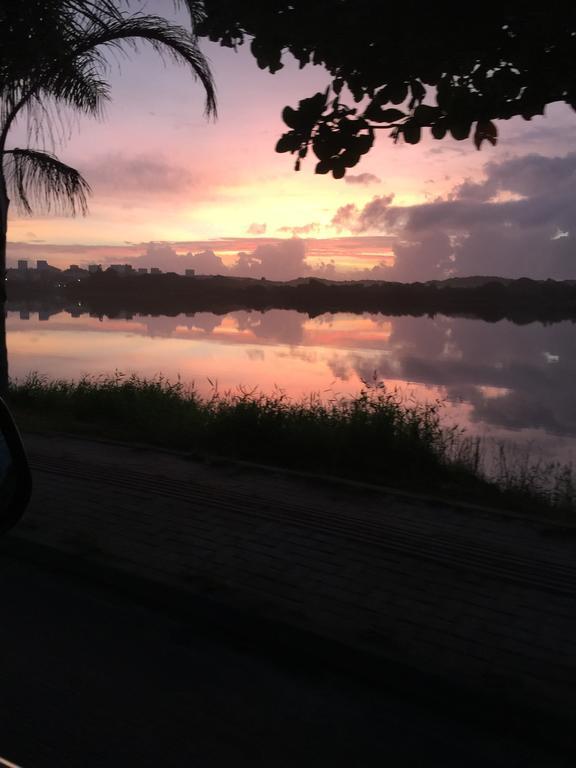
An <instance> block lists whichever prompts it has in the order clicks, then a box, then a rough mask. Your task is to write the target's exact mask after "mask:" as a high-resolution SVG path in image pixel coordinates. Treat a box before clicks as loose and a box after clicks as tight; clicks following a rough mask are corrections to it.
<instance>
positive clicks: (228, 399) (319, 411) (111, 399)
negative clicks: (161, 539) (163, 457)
mask: <svg viewBox="0 0 576 768" xmlns="http://www.w3.org/2000/svg"><path fill="white" fill-rule="evenodd" d="M10 403H11V406H12V407H13V409H14V411H15V413H16V415H17V418H18V420H19V422H20V424H21V426H22V427H23V428H24V429H36V430H44V429H47V430H57V431H60V432H80V433H82V434H85V435H88V436H98V437H109V438H114V439H120V440H126V441H135V442H142V443H149V444H152V445H156V446H162V447H166V448H171V449H178V450H183V451H186V452H188V453H192V454H193V455H196V456H206V455H209V456H221V457H227V458H239V459H244V460H250V461H256V462H261V463H267V464H273V465H279V466H285V467H290V468H295V469H303V470H308V471H313V472H316V473H321V474H327V475H335V476H337V477H348V478H351V479H356V480H364V481H367V482H371V483H377V484H383V485H391V486H395V487H398V488H402V489H409V490H412V491H416V492H421V493H429V494H436V495H443V496H450V497H455V498H459V499H465V500H467V501H474V502H477V503H487V504H492V505H496V506H501V507H507V508H511V509H515V510H521V511H525V512H532V513H533V512H538V513H545V514H549V515H554V516H558V515H561V516H566V515H571V514H572V513H573V512H574V511H575V507H576V498H575V495H576V494H575V482H574V480H575V479H574V476H573V471H572V468H571V467H570V466H566V465H562V464H557V463H553V462H552V463H551V462H543V461H538V460H532V459H530V457H524V458H523V459H522V460H519V459H518V457H516V458H512V454H511V453H510V451H508V450H505V449H504V447H501V449H500V452H499V454H497V456H496V458H497V461H496V465H495V467H493V468H492V470H491V473H490V474H488V472H487V470H486V469H485V465H486V455H485V451H484V448H483V446H482V443H481V442H480V441H478V440H471V439H467V438H466V437H465V435H464V434H463V432H462V430H460V429H458V428H455V427H451V428H447V427H445V426H444V425H443V423H442V418H441V415H442V404H441V403H440V402H433V403H418V402H413V401H406V400H404V399H403V398H402V397H401V396H400V394H399V393H398V392H397V391H390V390H387V389H385V388H384V387H383V386H382V385H381V384H369V383H366V384H365V386H364V388H363V389H362V391H361V392H360V393H359V394H358V395H356V396H353V397H340V398H335V399H330V400H322V399H320V398H319V397H317V396H310V397H308V398H306V399H303V400H301V401H295V400H291V399H290V398H288V397H287V396H286V395H285V394H284V393H283V392H281V391H278V392H275V393H273V394H263V393H261V392H259V391H257V390H245V389H242V388H239V389H238V390H236V391H234V392H226V393H219V392H218V391H217V389H216V388H214V389H213V391H212V393H211V395H209V396H201V395H200V394H199V393H198V391H197V390H196V389H194V387H189V386H185V385H184V384H183V383H182V382H180V381H176V382H171V381H169V380H167V379H165V378H163V377H157V378H154V379H144V378H140V377H138V376H136V375H131V376H125V375H123V374H121V373H117V374H115V375H114V376H91V377H88V376H87V377H84V378H82V379H80V380H79V381H65V380H59V381H49V380H48V379H47V378H45V377H42V376H39V375H38V374H31V375H29V376H28V377H27V378H26V379H24V380H22V381H13V382H12V383H11V389H10Z"/></svg>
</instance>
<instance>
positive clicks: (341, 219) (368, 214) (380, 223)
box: [331, 195, 394, 233]
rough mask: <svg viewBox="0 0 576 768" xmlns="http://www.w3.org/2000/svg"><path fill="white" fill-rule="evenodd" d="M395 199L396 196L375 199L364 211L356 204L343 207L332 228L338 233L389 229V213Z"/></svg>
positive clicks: (337, 214) (333, 220) (338, 211)
mask: <svg viewBox="0 0 576 768" xmlns="http://www.w3.org/2000/svg"><path fill="white" fill-rule="evenodd" d="M393 199H394V195H382V196H381V197H373V198H372V200H370V202H369V203H366V205H365V206H364V207H363V208H362V209H359V208H358V206H356V205H355V204H354V203H349V204H348V205H343V206H341V207H340V208H338V210H337V211H336V213H335V215H334V217H333V218H332V222H331V223H332V226H333V227H335V228H336V229H337V230H338V231H342V230H343V229H348V230H350V231H351V232H356V233H360V232H367V231H368V230H373V229H376V230H385V229H387V228H388V224H389V218H388V211H389V208H390V204H391V203H392V200H393Z"/></svg>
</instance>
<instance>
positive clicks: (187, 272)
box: [184, 269, 196, 277]
mask: <svg viewBox="0 0 576 768" xmlns="http://www.w3.org/2000/svg"><path fill="white" fill-rule="evenodd" d="M184 274H185V275H186V277H194V275H195V274H196V270H195V269H186V270H185V271H184Z"/></svg>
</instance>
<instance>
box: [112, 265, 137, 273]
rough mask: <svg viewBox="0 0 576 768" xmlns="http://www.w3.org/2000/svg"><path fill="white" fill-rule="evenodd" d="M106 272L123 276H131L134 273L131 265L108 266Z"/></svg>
mask: <svg viewBox="0 0 576 768" xmlns="http://www.w3.org/2000/svg"><path fill="white" fill-rule="evenodd" d="M108 271H109V272H116V274H118V275H123V276H125V275H130V274H132V273H133V272H134V267H133V266H132V264H110V266H109V267H108Z"/></svg>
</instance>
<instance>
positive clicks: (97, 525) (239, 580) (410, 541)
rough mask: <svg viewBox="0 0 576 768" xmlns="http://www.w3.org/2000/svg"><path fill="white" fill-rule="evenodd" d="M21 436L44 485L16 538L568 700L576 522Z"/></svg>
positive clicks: (508, 691)
mask: <svg viewBox="0 0 576 768" xmlns="http://www.w3.org/2000/svg"><path fill="white" fill-rule="evenodd" d="M25 437H26V443H27V447H28V450H29V453H30V458H31V462H32V467H33V471H34V482H35V490H34V497H33V502H32V505H31V508H30V511H29V513H28V514H27V516H26V518H25V519H24V520H23V521H22V523H21V524H20V525H19V527H18V528H17V530H16V531H15V532H14V534H13V535H14V536H15V537H18V538H21V539H22V538H23V539H26V540H27V541H30V542H34V543H38V544H43V545H48V546H50V547H54V548H56V549H57V550H59V551H61V552H64V553H69V554H74V555H76V556H79V557H81V558H82V559H83V560H84V561H86V562H89V563H95V564H98V565H105V566H109V567H111V568H114V569H116V570H117V571H122V572H126V573H130V574H132V575H136V576H138V577H143V578H144V579H147V580H152V581H154V582H158V583H162V584H166V585H170V586H175V587H178V588H179V589H180V590H185V591H186V592H187V593H189V594H190V595H195V596H201V597H208V598H210V600H211V601H216V603H218V604H220V605H222V606H223V607H224V606H232V607H234V609H235V610H240V611H242V610H243V609H246V611H248V612H249V613H250V615H252V616H253V615H258V616H262V617H266V619H271V620H273V621H275V622H280V624H279V626H281V625H282V624H284V625H290V626H293V627H294V626H295V627H298V628H300V629H303V630H306V631H308V632H310V633H314V634H315V635H317V636H320V637H325V638H327V639H330V640H332V641H338V643H341V644H343V645H345V646H349V647H351V648H353V649H355V650H356V651H362V652H366V653H368V654H370V655H371V657H372V658H375V659H381V660H382V661H384V662H386V663H391V664H392V665H398V669H400V668H401V669H411V670H414V671H416V672H418V673H420V672H421V673H423V674H424V675H425V678H423V679H425V680H428V681H430V680H432V679H437V680H438V681H439V682H448V683H450V684H452V683H454V684H457V685H458V686H461V687H463V688H469V689H471V690H473V691H477V692H482V693H483V694H488V695H489V696H491V695H494V699H495V700H497V699H500V700H503V699H505V700H506V701H507V702H509V703H510V705H511V706H514V705H515V704H521V705H522V707H523V708H524V709H528V710H529V709H533V710H534V712H535V713H543V714H546V713H548V714H551V713H558V712H563V714H564V716H566V714H567V713H569V712H571V710H572V706H573V697H574V691H575V683H576V652H575V642H576V641H575V638H576V528H574V529H562V528H559V527H556V526H553V525H546V524H544V523H542V524H540V523H534V522H529V521H525V520H522V519H520V518H518V517H514V516H506V515H499V514H497V513H490V512H482V511H472V510H470V509H466V510H463V509H459V508H457V507H455V506H450V505H449V504H446V505H442V506H440V505H438V504H437V503H427V502H425V501H422V500H417V499H410V498H409V497H406V496H402V495H397V494H387V493H384V492H374V491H370V490H364V491H362V490H360V489H358V488H354V487H350V486H347V485H346V484H337V483H335V484H329V483H314V482H311V481H308V480H305V479H302V478H297V477H294V476H290V475H287V474H285V473H274V472H270V471H260V470H258V469H250V468H247V467H245V466H241V465H235V464H232V463H222V464H205V463H200V462H195V461H192V460H188V459H187V458H185V457H182V456H176V455H171V454H169V453H162V452H156V451H152V450H145V449H142V448H131V447H126V446H121V445H114V444H106V443H98V442H90V441H85V440H82V439H76V438H64V437H57V436H54V437H48V436H39V435H26V436H25ZM415 693H416V694H417V692H415Z"/></svg>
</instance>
